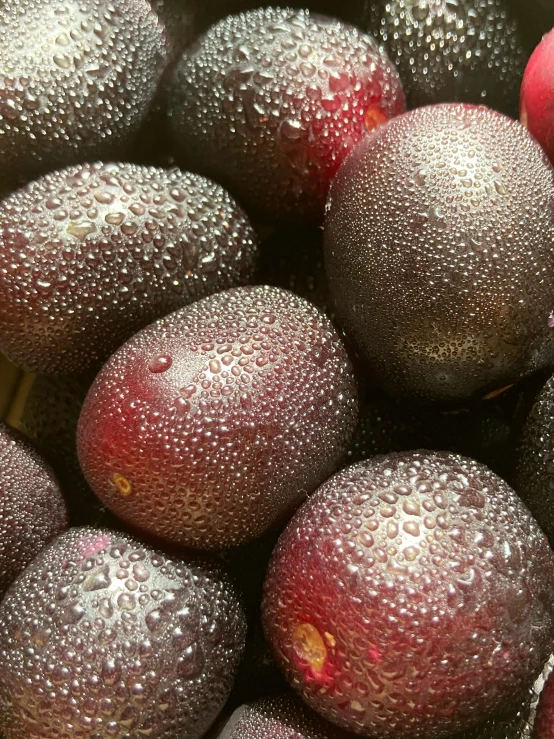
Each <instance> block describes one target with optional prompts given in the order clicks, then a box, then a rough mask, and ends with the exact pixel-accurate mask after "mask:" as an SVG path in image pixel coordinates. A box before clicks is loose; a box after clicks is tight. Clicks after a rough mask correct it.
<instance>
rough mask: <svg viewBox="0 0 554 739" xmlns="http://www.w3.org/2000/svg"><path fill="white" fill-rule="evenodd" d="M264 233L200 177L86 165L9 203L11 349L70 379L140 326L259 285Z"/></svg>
mask: <svg viewBox="0 0 554 739" xmlns="http://www.w3.org/2000/svg"><path fill="white" fill-rule="evenodd" d="M256 252H257V237H256V235H255V233H254V231H253V229H252V227H251V226H250V222H249V221H248V218H247V216H246V214H245V213H244V212H243V211H242V210H241V208H239V206H238V205H237V204H236V203H235V202H234V201H233V200H232V199H231V198H230V197H229V195H228V194H227V193H226V192H225V190H223V189H222V188H221V187H219V185H216V184H215V183H213V182H211V181H209V180H207V179H205V178H204V177H201V176H200V175H194V174H188V173H182V172H180V171H179V170H176V169H175V170H170V171H167V170H163V169H158V168H154V167H142V166H139V165H133V164H101V163H96V164H83V165H75V166H73V167H69V168H67V169H64V170H61V171H59V172H53V173H51V174H48V175H45V176H44V177H42V178H40V179H39V180H37V181H35V182H32V183H30V184H29V185H27V187H25V188H23V189H22V190H19V191H18V192H16V193H14V194H12V195H10V196H9V197H8V198H6V199H5V200H4V201H3V202H2V203H1V204H0V253H1V256H0V346H1V347H2V349H3V351H4V352H5V354H7V355H8V356H10V358H11V359H12V360H13V361H14V362H15V363H16V364H19V365H20V366H23V367H25V368H26V369H28V370H31V371H38V372H44V373H53V374H68V373H70V372H77V371H80V370H84V369H86V368H87V367H89V366H90V365H91V364H93V363H96V362H98V361H99V360H102V359H104V358H105V357H107V356H108V355H109V354H110V353H111V352H112V351H113V350H114V349H115V348H116V347H118V346H119V345H120V344H122V343H123V341H124V340H125V339H127V338H128V337H129V336H131V335H132V334H133V333H134V332H135V331H137V330H138V329H139V328H142V327H143V326H145V325H146V324H147V323H149V322H150V321H153V320H154V319H155V318H158V317H159V316H161V315H164V314H166V313H169V312H170V311H172V310H175V309H177V308H179V307H181V306H182V305H186V304H188V303H190V302H193V301H194V300H198V299H199V298H202V297H204V296H205V295H209V294H211V293H212V292H216V291H218V290H223V289H225V288H228V287H234V286H235V285H238V284H243V283H246V282H248V281H249V279H250V278H251V277H252V276H253V274H254V269H255V259H256Z"/></svg>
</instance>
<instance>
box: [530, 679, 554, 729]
mask: <svg viewBox="0 0 554 739" xmlns="http://www.w3.org/2000/svg"><path fill="white" fill-rule="evenodd" d="M533 728H534V731H533V739H554V673H553V674H551V675H550V677H549V678H548V680H547V681H546V683H545V685H544V687H543V689H542V692H541V697H540V699H539V705H538V706H537V715H536V717H535V724H534V727H533Z"/></svg>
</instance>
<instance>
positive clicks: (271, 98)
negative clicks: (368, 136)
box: [169, 8, 404, 222]
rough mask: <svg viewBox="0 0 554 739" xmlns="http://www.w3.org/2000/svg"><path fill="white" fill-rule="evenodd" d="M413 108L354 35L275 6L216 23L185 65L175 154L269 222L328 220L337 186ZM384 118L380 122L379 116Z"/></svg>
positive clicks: (384, 63)
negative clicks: (363, 148) (358, 154)
mask: <svg viewBox="0 0 554 739" xmlns="http://www.w3.org/2000/svg"><path fill="white" fill-rule="evenodd" d="M368 110H370V111H371V110H373V111H374V112H375V114H376V116H377V118H378V117H379V116H381V119H383V118H390V117H391V116H393V115H396V114H398V113H401V112H402V111H403V110H404V96H403V93H402V87H401V83H400V80H399V77H398V74H397V72H396V69H395V67H394V65H393V64H392V63H391V62H390V61H389V60H388V59H387V58H386V56H385V55H384V54H383V53H382V52H381V51H380V50H379V48H378V47H377V44H376V43H375V41H374V40H373V39H372V38H371V37H369V36H367V35H365V34H363V33H361V32H360V31H359V30H357V29H356V28H354V27H353V26H348V25H345V24H343V23H341V22H340V21H336V20H334V19H331V18H326V17H325V16H319V15H310V13H309V12H308V11H304V10H292V9H284V8H267V9H261V10H254V11H248V12H246V13H242V14H240V15H236V16H230V17H228V18H226V19H225V20H223V21H220V22H219V23H218V24H216V25H215V26H213V27H212V28H211V29H210V30H209V31H208V32H207V33H206V34H205V35H204V36H202V37H201V39H200V40H198V41H197V42H196V43H195V44H194V45H193V46H192V47H191V48H190V49H188V50H187V51H186V52H185V54H184V55H183V57H182V58H181V61H180V62H179V64H178V66H177V69H176V72H175V75H174V79H173V85H172V90H171V93H170V99H169V113H170V123H171V128H172V135H173V139H174V143H175V147H176V149H177V150H178V152H179V153H180V156H181V158H182V160H183V162H185V163H186V166H187V167H188V168H191V169H194V170H197V171H200V172H203V173H205V174H208V175H210V176H213V177H214V178H215V179H217V180H218V181H219V182H222V183H223V184H224V185H225V186H226V187H228V188H229V190H230V191H231V192H232V193H233V194H234V195H235V196H236V197H237V198H238V199H239V201H240V202H241V203H243V204H244V206H245V207H247V208H248V209H249V212H252V213H253V214H257V216H258V217H261V218H262V219H264V220H267V221H269V222H275V221H281V220H289V221H290V220H296V221H298V220H299V219H308V220H312V221H316V222H320V221H321V218H322V213H323V206H324V203H325V196H326V193H327V189H328V187H329V182H330V180H331V178H332V177H333V175H334V174H335V172H336V171H337V168H338V167H339V165H340V163H341V161H342V160H343V159H344V157H345V156H346V154H347V153H348V152H349V151H350V149H351V148H352V147H353V146H354V144H356V143H357V142H358V141H360V139H361V138H362V136H363V135H364V133H365V132H366V130H367V126H368V125H369V126H371V127H372V126H374V125H375V120H376V116H373V118H372V116H371V115H370V116H369V117H367V116H366V113H367V111H368ZM377 114H378V115H377Z"/></svg>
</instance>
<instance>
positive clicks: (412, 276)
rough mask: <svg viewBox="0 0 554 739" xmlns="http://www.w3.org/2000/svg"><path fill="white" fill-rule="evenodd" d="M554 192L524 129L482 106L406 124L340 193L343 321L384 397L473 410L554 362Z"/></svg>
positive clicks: (399, 123) (417, 114)
mask: <svg viewBox="0 0 554 739" xmlns="http://www.w3.org/2000/svg"><path fill="white" fill-rule="evenodd" d="M553 237H554V179H553V175H552V168H551V167H550V165H549V163H548V161H547V159H546V157H545V155H544V153H543V152H542V151H541V149H540V147H539V146H538V145H537V143H536V142H535V141H534V140H533V139H532V137H531V136H530V135H529V133H528V132H527V131H526V130H525V129H524V128H523V126H521V125H520V124H519V123H517V122H515V121H512V120H510V119H509V118H507V117H505V116H503V115H502V114H500V113H497V112H495V111H492V110H489V109H487V108H485V107H482V106H473V105H463V104H443V105H438V106H433V107H427V108H419V109H417V110H414V111H411V112H409V113H406V114H405V115H403V116H399V117H397V118H395V119H393V120H391V121H389V122H388V123H386V124H385V125H384V126H381V127H380V128H379V129H377V130H376V131H375V132H374V133H373V134H372V136H368V137H367V138H366V139H365V140H364V141H362V142H361V143H360V144H359V145H358V146H357V147H356V149H355V150H354V151H353V152H352V154H351V155H350V156H349V157H348V159H347V160H346V161H345V162H344V164H343V166H342V167H341V169H340V170H339V173H338V175H337V177H336V178H335V180H334V181H333V184H332V186H331V189H330V193H329V200H328V204H327V213H326V221H325V232H324V242H325V244H324V246H325V266H326V269H327V274H328V276H329V288H330V293H331V297H332V299H333V301H334V305H335V308H336V312H337V316H338V318H339V319H340V321H341V323H342V324H343V326H344V328H345V329H346V331H347V333H349V334H350V336H351V338H352V339H353V340H354V342H355V343H356V344H357V346H358V347H359V348H360V349H361V351H362V353H363V355H364V356H365V357H366V359H367V360H368V362H369V363H370V365H371V369H372V371H373V372H374V373H375V376H376V378H377V379H378V381H379V383H381V384H382V386H383V387H384V388H385V389H386V390H388V391H390V392H391V394H393V395H398V396H404V397H410V398H412V399H417V400H418V401H423V402H430V401H448V402H452V403H460V402H461V401H464V400H465V399H467V398H469V397H471V396H474V395H477V396H480V395H485V394H486V393H488V392H490V391H493V390H497V389H499V388H503V387H505V386H507V385H510V384H511V383H513V382H515V381H517V380H518V379H520V378H521V377H523V376H524V375H526V374H530V373H531V372H533V371H535V370H537V369H539V368H541V367H543V368H544V367H548V366H552V365H553V363H554V354H553V348H554V343H553V341H554V335H553V334H552V329H551V328H549V326H548V319H549V316H550V315H551V313H552V305H553V303H554V290H553V288H552V281H551V279H550V275H551V274H552V272H553V270H554V252H553V251H552V241H553Z"/></svg>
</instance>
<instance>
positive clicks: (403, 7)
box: [364, 0, 526, 115]
mask: <svg viewBox="0 0 554 739" xmlns="http://www.w3.org/2000/svg"><path fill="white" fill-rule="evenodd" d="M367 5H369V7H367V10H366V13H365V15H366V18H365V23H364V26H365V25H366V24H368V25H369V26H370V29H371V30H372V31H373V32H374V33H375V35H376V36H377V38H378V40H379V41H380V42H381V43H382V44H383V46H384V47H385V48H386V50H387V52H388V54H389V56H390V58H391V59H392V60H393V61H394V62H395V64H396V66H397V68H398V71H399V73H400V78H401V79H402V81H403V83H404V90H405V93H406V99H407V103H408V106H409V107H410V108H418V107H420V106H422V105H431V104H434V103H441V102H466V103H477V104H479V103H480V104H483V105H488V106H489V107H490V108H495V109H496V110H501V111H502V112H503V113H506V114H507V115H513V114H515V113H516V112H517V100H518V93H519V85H520V83H521V76H522V74H523V70H524V67H525V60H526V53H525V50H524V46H523V39H522V34H521V30H520V28H519V23H518V22H517V21H516V20H515V17H513V15H512V14H511V12H510V10H509V7H508V3H507V2H506V0H455V2H452V0H417V2H413V0H390V1H389V2H381V0H370V2H369V3H368V4H367Z"/></svg>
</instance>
